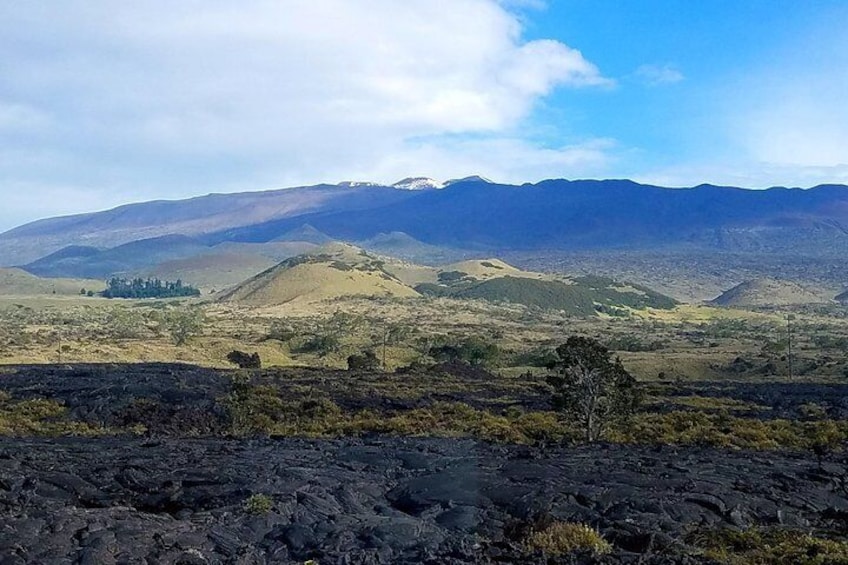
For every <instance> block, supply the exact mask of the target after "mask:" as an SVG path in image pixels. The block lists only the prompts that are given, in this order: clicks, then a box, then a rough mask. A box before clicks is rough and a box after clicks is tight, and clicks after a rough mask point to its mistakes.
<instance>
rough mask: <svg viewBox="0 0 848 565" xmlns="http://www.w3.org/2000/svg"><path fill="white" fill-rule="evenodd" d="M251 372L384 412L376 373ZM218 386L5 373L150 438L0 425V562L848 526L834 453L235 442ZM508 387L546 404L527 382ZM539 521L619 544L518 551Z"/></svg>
mask: <svg viewBox="0 0 848 565" xmlns="http://www.w3.org/2000/svg"><path fill="white" fill-rule="evenodd" d="M442 370H444V368H443V369H442ZM485 377H486V375H478V374H476V373H474V374H467V375H455V379H454V380H452V381H450V384H451V385H452V386H454V390H455V391H456V392H454V393H452V394H456V395H457V400H462V401H467V402H472V403H473V402H483V401H485V399H486V398H485V397H486V396H487V395H491V394H494V393H493V392H492V391H493V390H496V387H497V386H499V385H493V386H494V387H495V388H493V386H488V387H486V386H482V385H485V384H486V382H487V381H486V379H485ZM258 378H260V379H262V380H264V381H266V382H271V381H273V382H275V383H278V384H279V385H280V387H281V391H282V394H294V393H295V392H296V391H298V390H299V391H301V392H303V391H311V390H312V389H313V387H314V388H318V389H320V390H321V391H323V392H325V393H327V394H330V395H331V396H332V398H333V399H334V400H336V401H337V402H339V403H340V404H342V405H345V406H347V405H350V406H353V407H356V408H359V407H363V406H365V407H368V406H376V407H381V406H384V402H385V398H379V397H374V398H372V399H370V400H369V396H368V395H367V394H364V393H357V394H354V393H353V392H351V391H353V390H369V389H368V387H370V386H372V385H373V384H374V383H377V382H378V381H379V380H380V379H381V378H384V379H385V378H389V377H388V376H384V377H381V376H380V375H376V376H375V375H372V376H370V377H369V376H368V375H356V374H350V373H344V372H330V371H318V370H306V369H304V370H292V371H291V372H289V373H276V372H273V371H271V372H266V373H265V374H263V375H261V376H259V377H258ZM403 378H407V379H425V378H426V375H424V376H422V375H412V376H407V377H403ZM368 379H371V380H370V381H369V380H368ZM375 379H376V380H375ZM456 379H459V380H456ZM401 381H402V378H401ZM399 382H400V381H399ZM369 383H370V384H369ZM458 383H459V384H463V383H465V384H463V386H461V387H460V386H456V385H457V384H458ZM474 383H478V384H479V385H481V386H480V387H479V391H480V392H479V394H478V393H477V392H475V391H477V390H478V389H477V388H475V386H476V385H474ZM466 385H467V386H466ZM230 386H232V383H231V381H230V377H229V376H228V374H226V373H224V372H221V371H215V370H211V369H201V368H197V367H191V366H186V365H154V364H151V365H95V366H33V367H13V368H6V369H4V370H3V372H2V373H0V391H2V392H5V393H7V394H9V395H10V396H11V397H12V398H14V399H27V398H51V399H54V400H57V401H60V402H61V403H62V404H63V405H64V406H66V407H67V409H68V415H69V417H71V418H72V419H74V420H78V421H82V422H88V423H91V424H97V425H103V426H106V427H107V428H114V429H126V428H125V426H127V425H130V424H132V423H134V422H139V421H143V422H145V426H146V429H147V432H146V433H147V435H146V436H145V437H131V436H129V435H127V436H116V437H112V436H106V437H97V438H74V437H63V438H33V437H23V438H11V437H0V565H12V564H15V565H17V564H23V563H44V564H52V563H57V564H58V563H69V564H70V563H88V564H109V563H127V564H134V563H139V564H141V563H144V564H152V563H184V564H202V563H240V564H254V563H257V564H260V563H307V562H309V561H313V562H316V563H320V564H321V565H326V564H332V563H344V564H372V563H373V564H376V563H498V562H510V563H512V562H520V563H594V562H605V563H633V564H636V563H702V562H708V560H707V559H706V558H705V557H704V555H703V553H704V552H703V550H702V548H701V547H700V546H699V544H698V539H699V536H700V535H702V534H703V533H704V532H710V531H714V530H715V529H717V528H736V529H740V530H744V529H746V528H748V527H755V528H770V527H779V528H789V529H798V530H801V531H803V532H812V533H815V534H816V535H820V536H824V537H837V538H840V539H845V536H846V534H848V470H847V468H846V463H845V460H844V459H842V458H841V456H836V455H825V456H824V461H823V462H819V461H817V460H816V458H815V456H814V455H813V454H811V453H809V452H808V453H790V452H776V451H770V452H746V451H734V450H721V449H713V448H701V447H669V446H665V447H646V446H625V445H592V446H566V445H562V446H546V447H544V448H543V447H529V446H517V445H493V444H487V443H483V442H478V441H474V440H470V439H403V438H390V437H379V436H373V437H366V438H359V439H336V440H328V439H322V440H318V439H315V440H309V439H291V438H286V439H275V438H270V439H228V438H226V437H221V436H224V435H226V433H225V432H226V425H227V415H226V414H225V413H223V412H222V410H223V408H222V407H221V405H220V404H219V403H216V401H215V399H216V398H218V397H220V396H221V395H224V394H226V393H227V391H228V390H229V387H230ZM504 386H506V385H504ZM286 387H289V388H286ZM687 387H688V388H687ZM844 388H845V387H842V386H841V385H815V384H809V385H797V386H793V387H790V386H788V385H786V386H784V385H768V384H763V385H757V384H745V385H733V384H728V383H724V384H721V385H719V384H710V383H701V384H697V385H695V384H691V385H686V386H685V387H683V388H681V389H680V390H679V391H678V392H677V394H681V395H692V394H699V395H701V396H711V395H712V394H713V393H715V395H716V396H719V397H722V398H736V399H738V400H741V401H745V402H754V403H757V404H762V405H764V406H767V407H770V408H771V410H770V411H769V412H772V411H773V412H775V413H777V415H780V416H781V417H793V416H794V415H796V414H798V413H799V411H798V407H799V406H802V405H803V404H804V403H808V402H818V403H821V404H826V405H827V406H828V407H829V410H830V411H832V412H833V413H834V414H835V415H837V416H841V415H842V413H843V411H844V410H846V409H848V407H846V405H845V403H844V402H843V401H842V400H841V399H842V398H844V397H846V394H844V393H845V392H846V391H845V390H844ZM519 392H520V393H521V394H526V395H527V402H528V403H532V402H536V403H538V402H542V400H541V397H540V396H539V395H538V394H536V395H535V396H533V392H532V388H528V389H525V390H524V391H523V392H522V391H519ZM517 397H518V398H521V397H520V396H517ZM428 398H429V396H428V395H425V396H423V397H415V396H409V395H408V398H407V399H406V400H403V402H409V403H410V405H413V406H414V405H417V403H420V402H424V401H427V400H428ZM392 402H398V400H394V401H392ZM765 417H768V416H765ZM189 436H200V437H189ZM216 436H217V437H216ZM551 521H561V522H575V523H584V524H588V525H590V526H592V527H594V528H597V529H598V530H599V531H600V533H601V534H602V535H603V537H604V538H605V539H606V540H607V541H609V542H610V543H611V544H612V545H613V548H614V549H613V553H612V554H610V555H607V556H604V557H596V556H593V555H591V554H588V553H583V554H581V553H576V554H571V555H568V556H564V557H556V558H550V557H547V556H544V555H542V554H541V553H538V552H536V553H533V552H529V553H528V550H527V548H526V546H525V544H524V540H525V539H526V536H527V534H528V532H529V531H531V530H532V529H534V528H536V529H538V528H540V527H542V526H544V525H545V524H547V523H550V522H551Z"/></svg>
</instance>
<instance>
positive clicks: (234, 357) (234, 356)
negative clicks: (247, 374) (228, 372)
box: [227, 350, 262, 369]
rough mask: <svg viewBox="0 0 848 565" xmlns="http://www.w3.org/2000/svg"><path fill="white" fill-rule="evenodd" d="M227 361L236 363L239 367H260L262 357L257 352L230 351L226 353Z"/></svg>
mask: <svg viewBox="0 0 848 565" xmlns="http://www.w3.org/2000/svg"><path fill="white" fill-rule="evenodd" d="M227 361H229V362H230V363H232V364H233V365H238V367H239V368H240V369H261V368H262V359H261V358H260V357H259V353H245V352H244V351H238V350H235V351H230V352H229V353H227Z"/></svg>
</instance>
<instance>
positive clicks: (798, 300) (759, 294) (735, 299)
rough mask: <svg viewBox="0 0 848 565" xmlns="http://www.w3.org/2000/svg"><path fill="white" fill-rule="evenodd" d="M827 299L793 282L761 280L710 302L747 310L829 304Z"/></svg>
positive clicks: (733, 289) (732, 290) (744, 284)
mask: <svg viewBox="0 0 848 565" xmlns="http://www.w3.org/2000/svg"><path fill="white" fill-rule="evenodd" d="M828 301H829V300H828V299H827V297H825V296H823V295H822V294H821V293H818V292H815V291H813V290H812V289H809V288H806V287H803V286H801V285H799V284H797V283H794V282H791V281H784V280H778V279H771V278H760V279H754V280H750V281H745V282H743V283H741V284H738V285H736V286H734V287H733V288H731V289H729V290H727V291H725V292H723V293H722V294H721V295H720V296H718V297H717V298H715V299H713V300H711V301H710V304H713V305H715V306H729V307H735V308H746V307H755V306H789V305H793V304H817V303H822V302H828Z"/></svg>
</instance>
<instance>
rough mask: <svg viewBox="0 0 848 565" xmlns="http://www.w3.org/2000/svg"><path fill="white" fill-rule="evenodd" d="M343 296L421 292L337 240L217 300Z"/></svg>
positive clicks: (255, 302)
mask: <svg viewBox="0 0 848 565" xmlns="http://www.w3.org/2000/svg"><path fill="white" fill-rule="evenodd" d="M341 296H392V297H413V296H418V293H417V292H416V291H415V290H413V289H412V288H410V287H409V286H407V285H405V284H403V283H402V282H401V281H400V280H398V279H397V278H396V277H395V276H394V275H392V274H390V273H389V272H388V271H386V270H385V269H384V267H383V263H382V262H381V261H380V260H378V259H376V258H374V257H372V256H370V255H368V254H367V253H365V252H364V251H362V250H360V249H357V248H355V247H353V246H349V245H343V244H334V245H330V246H327V247H325V248H322V249H321V250H319V251H318V252H316V253H314V254H310V255H300V256H298V257H294V258H291V259H287V260H285V261H283V262H282V263H280V264H279V265H276V266H274V267H272V268H270V269H268V270H266V271H264V272H262V273H260V274H258V275H256V276H254V277H251V278H250V279H248V280H246V281H244V282H243V283H241V284H238V285H236V286H235V287H233V288H231V289H229V290H227V291H225V292H222V293H220V295H219V296H218V300H219V301H222V302H235V303H239V304H244V305H249V306H278V305H282V304H287V303H289V302H293V301H298V302H312V301H316V300H326V299H332V298H338V297H341Z"/></svg>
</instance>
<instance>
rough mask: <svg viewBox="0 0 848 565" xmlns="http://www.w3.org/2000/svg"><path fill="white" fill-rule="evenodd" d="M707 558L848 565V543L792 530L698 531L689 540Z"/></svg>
mask: <svg viewBox="0 0 848 565" xmlns="http://www.w3.org/2000/svg"><path fill="white" fill-rule="evenodd" d="M687 541H688V542H689V543H691V544H692V545H694V546H696V547H699V548H701V549H702V551H703V552H704V556H705V557H707V558H708V559H711V560H714V561H716V562H718V563H723V564H727V565H772V564H776V565H831V564H833V565H835V564H838V563H848V541H845V540H834V539H827V538H823V537H817V536H814V535H812V534H810V533H807V532H802V531H798V530H789V529H779V528H770V529H761V528H750V529H746V530H732V529H719V530H708V531H698V532H695V533H693V534H691V535H690V536H689V539H688V540H687Z"/></svg>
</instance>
